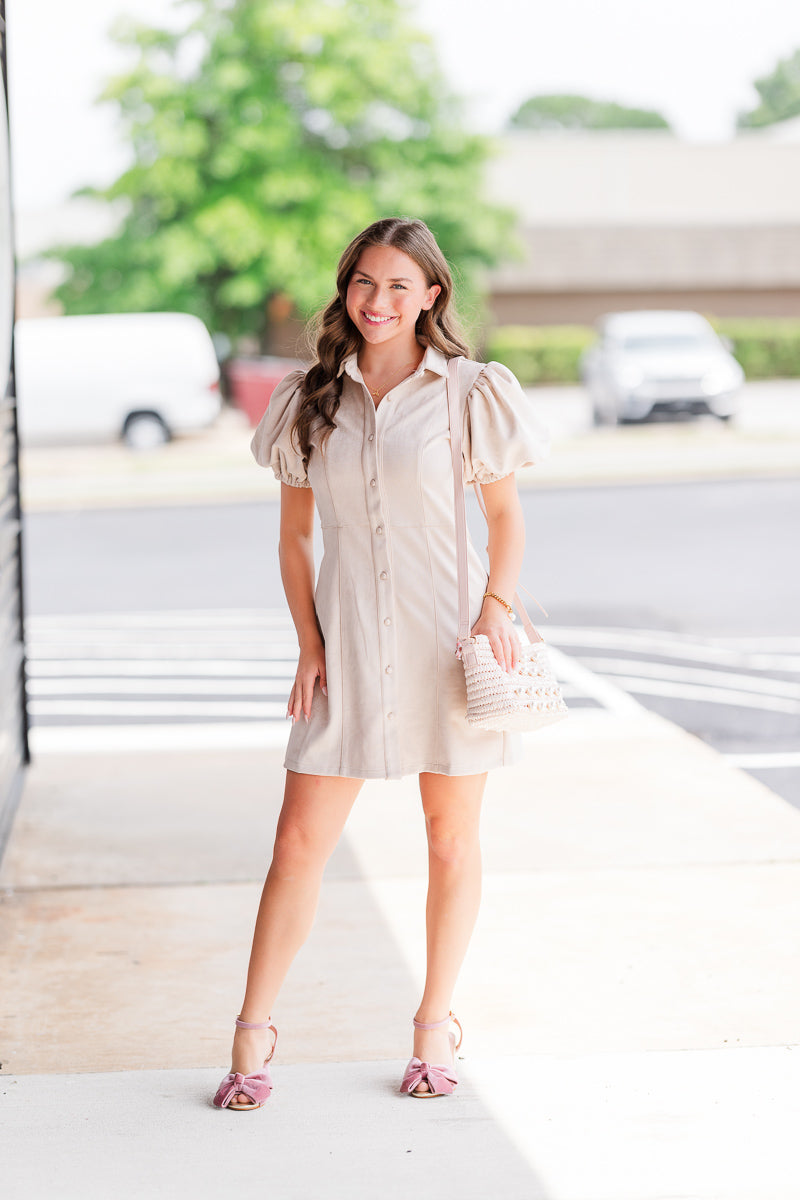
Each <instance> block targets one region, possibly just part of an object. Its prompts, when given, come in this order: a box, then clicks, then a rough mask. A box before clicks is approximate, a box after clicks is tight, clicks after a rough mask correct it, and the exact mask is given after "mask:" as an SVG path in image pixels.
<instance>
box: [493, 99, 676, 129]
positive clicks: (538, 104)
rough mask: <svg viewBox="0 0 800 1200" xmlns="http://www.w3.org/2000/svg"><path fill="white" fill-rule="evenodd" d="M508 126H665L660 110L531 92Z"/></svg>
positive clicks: (642, 127) (660, 127) (605, 127)
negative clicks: (532, 94) (531, 94)
mask: <svg viewBox="0 0 800 1200" xmlns="http://www.w3.org/2000/svg"><path fill="white" fill-rule="evenodd" d="M508 124H509V128H511V129H539V130H562V129H669V128H670V126H669V122H668V121H666V120H665V119H664V117H662V116H661V114H660V113H657V112H653V111H651V110H650V109H645V108H627V107H625V106H624V105H622V104H615V103H613V101H608V100H592V99H590V98H589V97H588V96H573V95H569V94H553V95H542V96H531V98H530V100H526V101H525V103H524V104H521V105H520V107H519V108H518V109H517V111H516V112H515V113H514V114H513V116H511V117H510V119H509V122H508Z"/></svg>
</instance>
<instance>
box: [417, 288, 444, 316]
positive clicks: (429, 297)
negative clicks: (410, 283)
mask: <svg viewBox="0 0 800 1200" xmlns="http://www.w3.org/2000/svg"><path fill="white" fill-rule="evenodd" d="M441 290H442V289H441V288H440V286H439V284H438V283H434V285H433V287H429V288H428V290H427V292H426V293H425V300H424V301H423V304H422V307H423V309H424V310H425V311H426V312H427V310H428V309H429V308H433V304H434V301H435V299H436V297H437V296H438V295H439V292H440V291H441Z"/></svg>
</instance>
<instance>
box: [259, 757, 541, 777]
mask: <svg viewBox="0 0 800 1200" xmlns="http://www.w3.org/2000/svg"><path fill="white" fill-rule="evenodd" d="M518 761H519V760H518V758H517V757H516V756H515V755H514V754H509V755H506V756H505V757H504V758H502V759H501V760H500V761H499V762H493V763H489V764H488V765H486V766H483V767H478V768H476V769H475V770H469V771H463V770H453V768H452V767H450V766H449V765H445V764H443V763H424V764H423V765H422V766H415V767H404V768H402V769H401V770H400V772H399V773H398V774H396V775H385V774H380V773H379V772H377V771H358V772H355V773H353V772H351V771H313V770H310V769H309V768H308V767H301V766H300V765H299V764H298V763H296V762H290V761H289V760H288V759H284V763H283V766H284V769H285V770H287V771H294V772H295V774H297V775H320V776H322V777H324V778H331V779H384V780H392V779H405V778H406V777H407V776H408V775H420V774H423V773H425V774H430V775H446V776H448V777H449V778H457V777H458V776H460V775H462V776H463V775H483V774H485V772H486V771H494V770H496V769H497V768H498V767H511V766H514V765H515V764H516V763H517V762H518Z"/></svg>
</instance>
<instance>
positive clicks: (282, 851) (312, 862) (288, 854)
mask: <svg viewBox="0 0 800 1200" xmlns="http://www.w3.org/2000/svg"><path fill="white" fill-rule="evenodd" d="M325 859H326V855H325V853H324V851H323V849H322V847H320V846H319V845H317V844H316V842H315V840H314V838H313V836H312V835H311V834H310V833H309V831H308V830H306V829H304V828H303V827H302V826H301V825H296V824H294V823H293V822H286V823H285V824H281V825H280V826H279V827H278V831H277V833H276V835H275V847H274V850H273V852H272V867H271V871H272V872H273V873H275V874H277V875H279V876H280V877H281V878H284V879H285V878H290V877H294V876H297V875H302V874H304V873H306V872H308V871H315V870H319V871H321V870H322V869H323V868H324V866H325Z"/></svg>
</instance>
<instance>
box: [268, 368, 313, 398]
mask: <svg viewBox="0 0 800 1200" xmlns="http://www.w3.org/2000/svg"><path fill="white" fill-rule="evenodd" d="M307 372H308V367H295V368H294V370H292V371H289V372H288V374H286V375H284V376H283V378H282V379H281V380H280V382H279V383H276V385H275V387H274V388H273V390H272V395H271V396H270V400H269V406H270V408H272V407H273V405H275V404H277V405H278V406H280V407H283V406H284V405H285V404H287V403H288V402H290V401H292V400H300V399H302V395H303V388H302V384H303V381H304V380H305V377H306V374H307Z"/></svg>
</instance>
